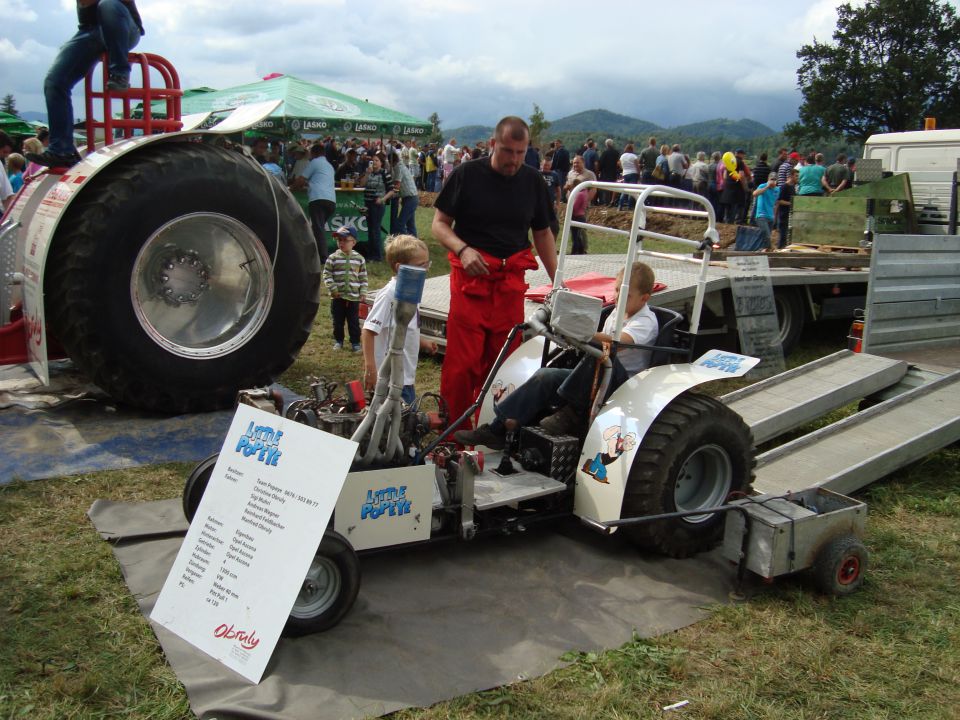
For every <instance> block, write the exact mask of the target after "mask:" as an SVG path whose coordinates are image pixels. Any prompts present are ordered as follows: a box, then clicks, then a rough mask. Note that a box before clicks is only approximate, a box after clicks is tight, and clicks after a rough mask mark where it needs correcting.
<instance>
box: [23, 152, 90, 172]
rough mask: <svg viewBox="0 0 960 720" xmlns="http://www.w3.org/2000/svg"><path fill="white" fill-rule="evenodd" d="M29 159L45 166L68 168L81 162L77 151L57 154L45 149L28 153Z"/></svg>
mask: <svg viewBox="0 0 960 720" xmlns="http://www.w3.org/2000/svg"><path fill="white" fill-rule="evenodd" d="M27 160H29V161H30V162H34V163H36V164H37V165H43V166H44V167H51V168H61V167H62V168H68V167H73V166H74V165H76V164H77V163H78V162H80V155H79V154H78V153H77V152H74V153H73V154H72V155H57V154H56V153H52V152H50V151H49V150H44V151H43V152H42V153H32V152H29V153H27Z"/></svg>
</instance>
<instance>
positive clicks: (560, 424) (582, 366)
mask: <svg viewBox="0 0 960 720" xmlns="http://www.w3.org/2000/svg"><path fill="white" fill-rule="evenodd" d="M622 282H623V271H621V272H620V273H619V274H618V275H617V300H618V301H619V297H620V285H621V284H622ZM653 283H654V279H653V270H651V269H650V266H649V265H646V264H645V263H642V262H637V263H634V264H633V270H632V271H631V273H630V288H629V290H628V294H627V307H626V309H625V311H624V318H623V319H624V324H623V328H622V329H621V332H620V338H619V342H622V343H630V344H633V345H652V344H653V343H655V342H656V340H657V335H658V334H659V331H660V326H659V324H658V323H657V316H656V315H655V314H654V313H653V310H651V309H650V308H649V307H647V301H648V300H649V299H650V294H651V293H652V292H653ZM615 320H616V312H612V313H610V315H609V316H608V317H607V320H606V322H605V323H604V325H603V331H602V332H598V333H595V334H594V336H593V339H594V341H595V342H607V343H609V342H613V338H612V337H611V335H610V333H611V332H612V330H613V324H614V322H615ZM651 354H652V353H651V351H650V350H642V349H640V348H629V347H625V348H621V349H620V350H619V351H618V352H617V356H616V360H615V361H614V376H613V379H612V381H611V383H610V386H609V388H608V390H607V395H608V396H609V395H610V393H612V392H613V391H614V390H616V389H617V387H619V385H620V384H622V383H623V381H624V380H626V379H627V378H628V377H630V376H632V375H636V374H637V373H638V372H640V371H641V370H644V369H646V368H647V367H649V365H650V356H651ZM618 364H619V365H620V366H621V367H620V368H617V367H616V366H617V365H618ZM595 366H596V359H595V358H594V357H593V356H592V355H586V356H584V358H583V359H582V360H581V361H580V363H579V364H578V365H577V367H575V368H574V369H572V370H570V369H569V368H540V369H539V370H537V371H536V372H535V373H534V374H533V376H532V377H531V378H530V379H529V380H527V381H526V382H525V383H523V385H521V386H520V387H518V388H517V389H516V390H514V391H512V392H510V393H507V394H506V395H504V396H503V398H502V399H501V400H500V401H499V402H498V403H496V404H495V405H494V412H495V413H496V418H495V419H494V420H493V421H492V422H490V423H485V424H483V425H481V426H480V427H478V428H477V429H476V430H460V431H458V432H455V433H454V434H453V437H454V439H455V440H456V441H457V442H458V443H460V444H461V445H485V446H486V447H488V448H490V449H491V450H502V449H503V447H504V446H505V445H506V434H507V429H506V422H507V421H508V420H513V421H516V423H517V424H518V425H519V426H521V427H523V426H525V425H529V424H530V422H531V421H532V420H533V419H534V418H536V417H537V416H538V415H539V414H540V413H542V412H543V411H544V410H545V409H547V408H549V407H553V406H555V405H557V404H561V405H562V407H561V408H560V409H559V410H558V411H557V412H555V413H554V414H553V415H550V416H548V417H545V418H544V419H543V420H541V421H540V427H541V428H543V429H544V430H546V431H547V432H548V433H550V434H551V435H581V434H582V433H583V430H584V429H585V424H586V419H587V415H588V413H589V410H590V408H589V405H590V395H591V393H592V390H593V377H594V369H595ZM621 370H622V372H621ZM618 375H619V383H618V382H617V377H618Z"/></svg>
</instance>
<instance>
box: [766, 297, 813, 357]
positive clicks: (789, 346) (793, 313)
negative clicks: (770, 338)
mask: <svg viewBox="0 0 960 720" xmlns="http://www.w3.org/2000/svg"><path fill="white" fill-rule="evenodd" d="M773 302H774V304H775V305H776V308H777V321H778V322H779V323H780V333H779V335H778V337H779V340H780V346H781V347H782V348H783V354H784V355H789V354H790V351H791V350H793V348H795V347H796V346H797V343H798V342H800V336H801V335H803V325H804V323H805V322H806V321H807V313H806V310H805V309H804V306H803V296H802V294H801V292H800V289H799V288H795V287H782V288H774V289H773Z"/></svg>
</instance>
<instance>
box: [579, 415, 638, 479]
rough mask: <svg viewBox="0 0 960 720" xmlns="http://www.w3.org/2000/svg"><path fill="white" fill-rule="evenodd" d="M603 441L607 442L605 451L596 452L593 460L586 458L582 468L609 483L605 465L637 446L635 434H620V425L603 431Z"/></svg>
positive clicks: (592, 475)
mask: <svg viewBox="0 0 960 720" xmlns="http://www.w3.org/2000/svg"><path fill="white" fill-rule="evenodd" d="M603 441H604V442H605V443H606V444H607V451H606V452H599V453H597V456H596V457H595V458H593V460H587V461H586V462H585V463H584V464H583V468H582V469H583V471H584V472H585V473H586V474H587V475H590V476H591V477H592V478H593V479H594V480H596V481H597V482H599V483H603V484H604V485H609V484H610V483H609V481H608V480H607V465H609V464H610V463H612V462H613V461H614V460H616V459H617V458H618V457H620V456H621V455H623V453H625V452H627V451H628V450H633V448H635V447H636V446H637V434H636V433H632V432H630V433H627V434H626V435H621V434H620V426H619V425H612V426H611V427H608V428H607V429H606V430H604V431H603Z"/></svg>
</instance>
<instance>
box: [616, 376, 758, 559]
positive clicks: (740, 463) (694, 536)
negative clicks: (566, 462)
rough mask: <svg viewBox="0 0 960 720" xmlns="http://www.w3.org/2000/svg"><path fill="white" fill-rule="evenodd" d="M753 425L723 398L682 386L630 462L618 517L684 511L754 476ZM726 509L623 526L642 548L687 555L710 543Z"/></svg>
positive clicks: (716, 501)
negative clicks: (734, 410)
mask: <svg viewBox="0 0 960 720" xmlns="http://www.w3.org/2000/svg"><path fill="white" fill-rule="evenodd" d="M755 465H756V459H755V457H754V452H753V438H752V436H751V434H750V428H749V427H747V425H746V423H744V421H743V419H742V418H741V417H740V416H739V415H737V414H736V413H735V412H733V411H732V410H730V408H728V407H727V406H726V405H724V404H723V403H721V402H720V401H719V400H715V399H714V398H712V397H709V396H707V395H700V394H697V393H692V392H685V393H683V394H682V395H679V396H678V397H676V398H675V399H674V400H673V401H672V402H671V403H670V404H669V405H667V407H666V408H664V410H663V412H661V413H660V415H659V416H657V419H656V420H655V421H654V422H653V424H652V425H651V426H650V429H649V430H648V431H647V434H646V435H645V436H644V438H643V442H641V444H640V447H639V449H638V450H637V454H636V456H635V457H634V460H633V466H632V467H631V468H630V476H629V478H628V480H627V488H626V492H625V494H624V498H623V505H622V511H621V517H625V518H626V517H642V516H649V515H660V514H662V513H672V512H684V511H691V510H698V509H700V508H711V507H716V506H718V505H722V504H724V503H725V502H726V501H727V499H728V497H729V495H730V494H731V493H743V492H747V491H748V490H749V489H750V485H751V484H752V482H753V469H754V466H755ZM723 523H724V514H723V513H704V514H702V515H692V516H688V517H684V518H674V519H670V520H657V521H652V522H647V523H640V524H638V525H631V526H627V527H625V528H624V530H625V531H626V532H627V533H628V535H629V536H630V537H631V539H632V540H634V541H635V542H636V543H637V544H638V545H640V546H641V547H643V548H649V549H654V550H656V551H658V552H661V553H663V554H664V555H668V556H670V557H676V558H682V557H689V556H690V555H693V554H695V553H698V552H701V551H703V550H708V549H709V548H711V547H713V546H714V545H715V544H716V543H717V541H718V540H719V539H720V536H721V534H722V532H723Z"/></svg>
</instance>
